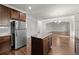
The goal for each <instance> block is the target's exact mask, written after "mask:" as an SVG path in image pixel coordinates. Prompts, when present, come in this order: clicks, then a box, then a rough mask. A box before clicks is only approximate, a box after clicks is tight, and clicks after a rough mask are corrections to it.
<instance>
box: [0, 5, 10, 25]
mask: <svg viewBox="0 0 79 59" xmlns="http://www.w3.org/2000/svg"><path fill="white" fill-rule="evenodd" d="M9 20H10V8H8V7H5V6H3V5H0V25H8V24H9Z"/></svg>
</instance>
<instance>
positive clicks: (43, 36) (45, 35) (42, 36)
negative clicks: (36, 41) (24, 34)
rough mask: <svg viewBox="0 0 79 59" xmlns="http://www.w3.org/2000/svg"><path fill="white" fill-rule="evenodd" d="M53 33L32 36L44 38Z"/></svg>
mask: <svg viewBox="0 0 79 59" xmlns="http://www.w3.org/2000/svg"><path fill="white" fill-rule="evenodd" d="M51 34H52V33H47V34H35V35H32V37H37V38H41V39H43V38H45V37H47V36H49V35H51Z"/></svg>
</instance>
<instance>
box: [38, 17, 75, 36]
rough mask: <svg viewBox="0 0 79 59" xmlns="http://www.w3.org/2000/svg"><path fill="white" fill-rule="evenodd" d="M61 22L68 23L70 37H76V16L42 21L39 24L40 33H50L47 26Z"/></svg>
mask: <svg viewBox="0 0 79 59" xmlns="http://www.w3.org/2000/svg"><path fill="white" fill-rule="evenodd" d="M59 20H60V21H61V22H68V23H69V25H70V26H69V29H70V30H69V32H70V37H74V34H75V29H74V16H67V17H60V18H54V19H46V20H41V21H40V22H38V25H39V32H40V33H43V34H45V33H48V32H47V30H46V24H47V23H51V22H54V21H59Z"/></svg>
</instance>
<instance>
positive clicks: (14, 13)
mask: <svg viewBox="0 0 79 59" xmlns="http://www.w3.org/2000/svg"><path fill="white" fill-rule="evenodd" d="M19 18H20V12H19V11H16V10H13V9H11V19H14V20H19Z"/></svg>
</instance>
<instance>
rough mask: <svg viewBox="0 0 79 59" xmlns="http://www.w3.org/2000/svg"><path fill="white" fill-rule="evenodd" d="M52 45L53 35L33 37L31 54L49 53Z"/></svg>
mask: <svg viewBox="0 0 79 59" xmlns="http://www.w3.org/2000/svg"><path fill="white" fill-rule="evenodd" d="M51 46H52V35H49V36H47V37H45V38H37V37H31V54H32V55H47V54H48V53H49V50H50V48H51Z"/></svg>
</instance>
